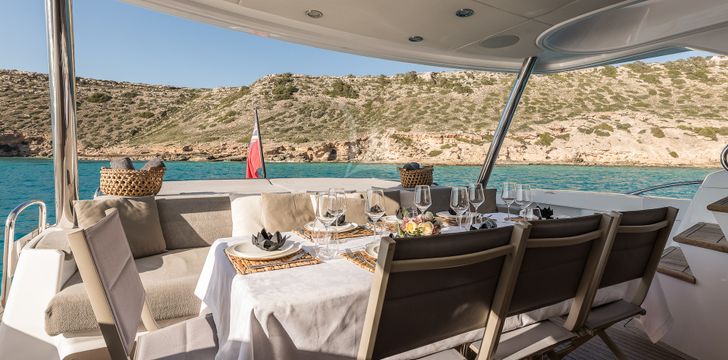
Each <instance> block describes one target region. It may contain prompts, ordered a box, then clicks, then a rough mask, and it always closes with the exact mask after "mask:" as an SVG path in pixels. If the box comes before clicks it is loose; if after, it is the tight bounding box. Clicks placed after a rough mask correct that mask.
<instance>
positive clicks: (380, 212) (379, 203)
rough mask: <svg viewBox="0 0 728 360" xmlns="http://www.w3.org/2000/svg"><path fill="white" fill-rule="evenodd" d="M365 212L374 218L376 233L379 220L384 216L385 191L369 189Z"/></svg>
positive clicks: (375, 232)
mask: <svg viewBox="0 0 728 360" xmlns="http://www.w3.org/2000/svg"><path fill="white" fill-rule="evenodd" d="M364 206H365V208H364V212H365V213H366V214H367V216H369V218H370V219H372V223H373V225H374V235H376V234H377V222H379V219H381V218H382V216H384V191H382V190H368V191H367V198H366V203H365V204H364Z"/></svg>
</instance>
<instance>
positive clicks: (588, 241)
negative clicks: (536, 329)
mask: <svg viewBox="0 0 728 360" xmlns="http://www.w3.org/2000/svg"><path fill="white" fill-rule="evenodd" d="M531 224H532V228H531V235H530V237H529V239H528V241H527V243H526V253H525V255H524V257H523V263H522V264H521V271H520V273H519V275H518V280H517V282H516V288H515V291H514V294H513V299H512V301H511V306H510V309H509V311H508V313H509V315H516V314H521V313H524V312H527V311H531V310H535V309H539V308H543V307H546V306H549V305H553V304H556V303H559V302H561V301H564V300H568V299H571V298H575V301H574V304H573V305H572V306H573V307H572V309H578V308H580V307H581V306H582V303H583V301H584V296H585V295H587V292H588V291H589V289H590V288H591V287H593V283H594V281H596V280H595V275H596V273H597V272H598V271H600V269H599V268H600V263H599V261H600V257H601V256H602V254H603V252H604V251H605V246H607V245H608V243H609V240H610V239H608V237H609V236H613V231H614V227H615V226H616V223H615V220H614V217H613V216H611V215H606V214H596V215H590V216H582V217H577V218H570V219H561V220H539V221H533V222H532V223H531ZM601 267H603V265H601ZM584 316H585V314H584V313H579V312H578V311H571V312H570V313H569V319H567V323H566V325H565V327H567V328H568V329H570V330H571V329H572V328H573V327H574V326H576V325H575V322H576V321H577V317H578V318H579V319H578V320H582V318H583V317H584Z"/></svg>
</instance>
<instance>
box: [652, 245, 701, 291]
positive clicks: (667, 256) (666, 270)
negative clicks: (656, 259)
mask: <svg viewBox="0 0 728 360" xmlns="http://www.w3.org/2000/svg"><path fill="white" fill-rule="evenodd" d="M657 272H659V273H661V274H665V275H667V276H670V277H674V278H676V279H679V280H682V281H685V282H688V283H691V284H695V283H696V282H697V281H696V279H695V276H694V275H693V272H692V271H691V270H690V265H688V262H687V260H685V255H683V252H682V250H680V248H679V247H677V246H668V247H666V248H665V250H664V251H663V252H662V258H661V259H660V265H659V266H657Z"/></svg>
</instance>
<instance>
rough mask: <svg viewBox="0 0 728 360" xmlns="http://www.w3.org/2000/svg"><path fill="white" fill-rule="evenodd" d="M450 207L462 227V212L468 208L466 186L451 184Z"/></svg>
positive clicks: (468, 199)
mask: <svg viewBox="0 0 728 360" xmlns="http://www.w3.org/2000/svg"><path fill="white" fill-rule="evenodd" d="M450 208H451V209H452V210H453V211H454V212H455V213H456V214H457V216H458V226H460V227H461V228H462V217H463V214H464V213H465V212H466V211H468V209H469V208H470V197H469V195H468V188H466V187H464V186H453V188H452V190H451V191H450Z"/></svg>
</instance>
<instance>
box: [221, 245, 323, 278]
mask: <svg viewBox="0 0 728 360" xmlns="http://www.w3.org/2000/svg"><path fill="white" fill-rule="evenodd" d="M225 255H227V257H228V260H230V263H232V264H233V267H234V268H235V270H236V271H237V272H238V274H240V275H247V274H252V273H257V272H263V271H270V270H280V269H290V268H294V267H299V266H306V265H316V264H319V263H321V260H319V259H317V258H315V257H313V256H311V254H309V253H308V252H306V250H303V249H301V250H298V251H297V252H295V253H294V254H292V255H289V256H285V257H282V258H278V259H273V260H248V259H243V258H241V257H238V256H235V255H233V254H231V253H230V252H229V251H228V250H227V249H225ZM292 259H295V260H292ZM289 260H292V261H289Z"/></svg>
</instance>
